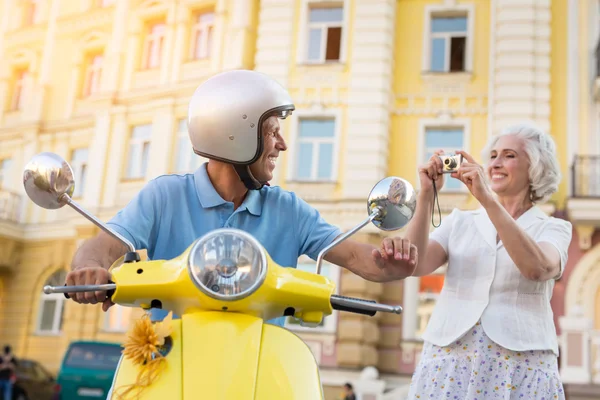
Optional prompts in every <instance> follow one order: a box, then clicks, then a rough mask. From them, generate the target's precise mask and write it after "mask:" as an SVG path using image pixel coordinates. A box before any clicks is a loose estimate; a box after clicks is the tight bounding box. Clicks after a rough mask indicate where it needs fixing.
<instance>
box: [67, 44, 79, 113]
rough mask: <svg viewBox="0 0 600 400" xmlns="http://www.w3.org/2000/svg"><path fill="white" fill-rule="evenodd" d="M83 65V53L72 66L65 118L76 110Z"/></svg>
mask: <svg viewBox="0 0 600 400" xmlns="http://www.w3.org/2000/svg"><path fill="white" fill-rule="evenodd" d="M82 67H83V54H81V55H78V56H77V59H76V60H75V62H74V63H73V64H72V67H71V82H69V89H68V90H67V98H66V99H65V103H66V107H65V119H69V118H71V116H72V115H73V113H74V111H75V101H76V100H77V97H78V96H79V93H80V90H79V89H80V85H79V83H80V81H81V73H82Z"/></svg>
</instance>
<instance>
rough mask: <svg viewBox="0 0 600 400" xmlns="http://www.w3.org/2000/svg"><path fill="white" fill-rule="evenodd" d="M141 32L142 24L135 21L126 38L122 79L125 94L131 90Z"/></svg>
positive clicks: (137, 62)
mask: <svg viewBox="0 0 600 400" xmlns="http://www.w3.org/2000/svg"><path fill="white" fill-rule="evenodd" d="M141 31H142V24H141V22H139V21H135V23H134V24H133V26H132V27H131V29H130V30H129V35H128V37H127V53H126V54H127V58H126V59H125V71H124V72H123V73H124V74H125V76H124V77H123V91H125V92H127V91H129V90H130V89H131V81H132V79H133V73H134V72H135V70H136V66H137V65H138V64H139V62H140V34H141Z"/></svg>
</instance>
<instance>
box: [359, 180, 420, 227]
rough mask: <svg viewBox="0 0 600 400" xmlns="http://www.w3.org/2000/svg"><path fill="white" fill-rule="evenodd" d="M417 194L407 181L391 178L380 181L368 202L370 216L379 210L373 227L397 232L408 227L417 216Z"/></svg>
mask: <svg viewBox="0 0 600 400" xmlns="http://www.w3.org/2000/svg"><path fill="white" fill-rule="evenodd" d="M416 207H417V194H416V193H415V190H414V188H413V186H412V185H411V184H410V182H408V181H407V180H406V179H402V178H398V177H395V176H390V177H387V178H384V179H382V180H380V181H379V182H378V183H377V184H376V185H375V186H374V187H373V189H372V190H371V193H370V194H369V199H368V200H367V211H368V213H369V215H371V214H372V213H373V211H374V210H376V209H379V210H380V213H379V214H380V215H378V216H376V217H375V218H373V221H372V222H373V225H375V226H376V227H378V228H379V229H381V230H384V231H395V230H398V229H400V228H403V227H404V226H406V225H407V224H408V223H409V222H410V220H411V219H412V217H413V216H414V215H415V209H416Z"/></svg>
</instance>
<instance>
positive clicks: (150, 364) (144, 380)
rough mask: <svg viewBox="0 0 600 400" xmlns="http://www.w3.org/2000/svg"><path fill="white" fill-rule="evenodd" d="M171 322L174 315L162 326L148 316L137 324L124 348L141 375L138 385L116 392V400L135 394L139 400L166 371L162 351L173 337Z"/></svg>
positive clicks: (126, 356) (170, 315)
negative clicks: (166, 342) (137, 366)
mask: <svg viewBox="0 0 600 400" xmlns="http://www.w3.org/2000/svg"><path fill="white" fill-rule="evenodd" d="M172 320H173V313H171V312H170V313H169V314H168V315H167V316H166V317H165V319H164V320H163V321H161V322H155V323H152V321H150V318H149V317H148V315H147V314H145V315H143V316H142V318H140V319H139V320H137V321H136V322H135V324H134V325H133V327H132V328H131V330H130V332H129V333H128V335H127V339H126V340H125V343H123V345H122V347H123V348H124V350H123V357H125V358H126V359H128V360H131V362H132V363H133V365H139V366H140V371H139V373H138V376H137V379H136V381H135V383H133V384H131V385H127V386H125V387H120V388H118V389H117V390H116V391H115V396H116V398H117V399H119V400H120V399H123V400H124V399H127V398H129V397H125V396H126V395H128V394H130V393H131V392H133V391H136V393H135V395H134V396H135V398H136V399H137V398H139V396H140V394H141V393H142V392H143V391H144V389H146V388H147V387H148V386H150V385H151V384H152V382H153V381H155V380H156V379H157V378H158V376H159V375H160V373H161V372H162V370H163V369H164V367H166V359H165V358H164V357H163V355H162V354H161V353H160V350H161V349H162V347H163V346H164V344H165V340H166V338H167V337H168V336H169V335H171V332H172V326H171V322H172ZM121 390H122V393H120V392H121Z"/></svg>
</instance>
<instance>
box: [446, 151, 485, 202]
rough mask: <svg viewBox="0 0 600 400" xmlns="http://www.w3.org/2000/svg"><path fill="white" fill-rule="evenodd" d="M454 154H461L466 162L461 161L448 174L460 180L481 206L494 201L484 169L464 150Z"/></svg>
mask: <svg viewBox="0 0 600 400" xmlns="http://www.w3.org/2000/svg"><path fill="white" fill-rule="evenodd" d="M456 154H460V155H462V156H463V158H464V159H465V160H467V162H463V163H462V164H461V165H460V167H459V168H458V171H457V172H453V173H452V174H451V175H450V176H452V177H453V178H457V179H459V180H461V181H462V182H463V183H464V184H465V185H466V186H467V188H468V189H469V191H470V192H471V194H473V196H474V197H475V198H476V199H477V201H479V203H480V204H481V205H482V206H483V207H487V205H488V204H490V202H493V201H494V194H493V192H492V190H491V189H490V187H489V185H488V184H487V182H486V180H485V171H484V170H483V167H482V166H481V165H479V164H478V163H477V162H476V161H475V160H474V159H473V157H472V156H471V155H470V154H469V153H467V152H465V151H460V150H459V151H457V152H456Z"/></svg>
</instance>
